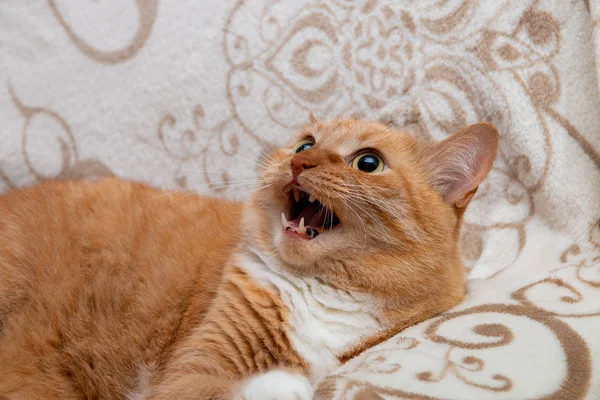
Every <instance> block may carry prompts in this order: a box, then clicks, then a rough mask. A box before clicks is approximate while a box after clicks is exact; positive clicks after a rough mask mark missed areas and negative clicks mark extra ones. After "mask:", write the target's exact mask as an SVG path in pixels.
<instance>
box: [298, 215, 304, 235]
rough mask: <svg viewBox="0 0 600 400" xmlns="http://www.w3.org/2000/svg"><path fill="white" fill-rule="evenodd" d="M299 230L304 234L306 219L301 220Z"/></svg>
mask: <svg viewBox="0 0 600 400" xmlns="http://www.w3.org/2000/svg"><path fill="white" fill-rule="evenodd" d="M298 230H299V231H300V232H304V217H302V218H300V225H298Z"/></svg>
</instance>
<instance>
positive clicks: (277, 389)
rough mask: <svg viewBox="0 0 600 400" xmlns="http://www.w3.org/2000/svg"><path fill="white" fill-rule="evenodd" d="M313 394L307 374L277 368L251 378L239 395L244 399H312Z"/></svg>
mask: <svg viewBox="0 0 600 400" xmlns="http://www.w3.org/2000/svg"><path fill="white" fill-rule="evenodd" d="M313 394H314V390H313V388H312V386H311V384H310V382H309V381H308V379H307V378H306V377H305V376H303V375H300V374H294V373H290V372H287V371H277V370H275V371H270V372H266V373H264V374H262V375H258V376H257V377H255V378H252V379H250V380H249V381H248V382H246V385H245V386H244V387H242V390H241V391H240V393H239V396H237V397H238V398H240V399H243V400H311V399H312V398H313Z"/></svg>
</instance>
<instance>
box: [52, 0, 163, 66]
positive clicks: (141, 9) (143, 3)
mask: <svg viewBox="0 0 600 400" xmlns="http://www.w3.org/2000/svg"><path fill="white" fill-rule="evenodd" d="M135 3H136V7H137V9H138V14H139V26H138V29H137V31H136V33H135V36H134V38H133V39H132V40H131V43H129V44H128V45H127V46H126V47H125V48H123V49H120V50H113V51H100V50H98V49H96V48H94V47H93V46H90V45H89V44H87V43H86V42H85V41H84V40H83V39H82V38H81V37H79V36H78V35H77V34H76V33H75V32H74V31H73V28H71V25H69V23H68V22H67V21H66V20H65V18H64V17H63V15H62V14H61V13H60V11H59V10H58V7H57V6H56V1H55V0H48V5H49V6H50V9H51V10H52V13H53V14H54V15H55V16H56V19H58V22H59V23H60V25H61V26H62V27H63V29H64V30H65V32H66V33H67V35H68V36H69V39H71V41H72V42H73V43H74V44H75V46H77V48H78V49H79V50H81V51H82V52H83V53H84V54H85V55H86V56H88V57H90V58H91V59H93V60H95V61H97V62H100V63H103V64H119V63H122V62H124V61H127V60H129V59H131V58H133V57H134V56H135V55H136V54H137V53H138V52H139V51H140V49H141V48H142V47H144V45H145V44H146V42H147V41H148V38H149V37H150V33H151V32H152V26H153V25H154V21H155V20H156V14H157V11H158V0H136V1H135Z"/></svg>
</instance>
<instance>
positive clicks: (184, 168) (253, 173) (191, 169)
mask: <svg viewBox="0 0 600 400" xmlns="http://www.w3.org/2000/svg"><path fill="white" fill-rule="evenodd" d="M179 169H180V170H182V171H189V172H206V173H209V174H227V175H247V176H256V175H257V174H256V173H255V172H239V171H225V170H223V171H218V170H210V169H202V168H186V167H180V168H179Z"/></svg>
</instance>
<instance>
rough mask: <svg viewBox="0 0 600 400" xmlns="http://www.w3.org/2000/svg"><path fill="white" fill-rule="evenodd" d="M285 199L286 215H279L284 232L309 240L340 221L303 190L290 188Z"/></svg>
mask: <svg viewBox="0 0 600 400" xmlns="http://www.w3.org/2000/svg"><path fill="white" fill-rule="evenodd" d="M287 199H288V210H287V213H285V212H283V213H281V223H282V227H283V230H284V231H286V232H290V233H295V234H297V235H298V236H300V237H302V238H305V239H309V240H310V239H314V238H316V237H317V236H318V235H319V234H321V233H323V232H324V231H327V230H330V229H333V228H335V227H336V226H338V225H339V224H340V219H339V218H338V216H337V215H335V213H334V212H333V211H332V210H330V209H328V208H327V207H325V206H324V205H323V204H322V203H321V202H320V201H319V200H317V199H316V198H315V197H314V196H313V195H312V194H310V193H308V192H307V191H305V190H304V189H300V188H297V187H294V188H292V189H291V190H290V191H289V192H288V193H287Z"/></svg>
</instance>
